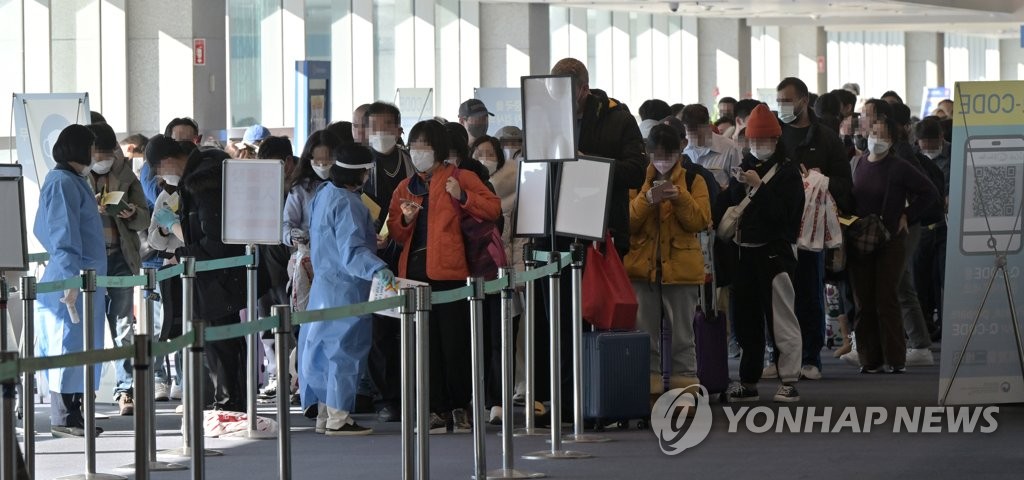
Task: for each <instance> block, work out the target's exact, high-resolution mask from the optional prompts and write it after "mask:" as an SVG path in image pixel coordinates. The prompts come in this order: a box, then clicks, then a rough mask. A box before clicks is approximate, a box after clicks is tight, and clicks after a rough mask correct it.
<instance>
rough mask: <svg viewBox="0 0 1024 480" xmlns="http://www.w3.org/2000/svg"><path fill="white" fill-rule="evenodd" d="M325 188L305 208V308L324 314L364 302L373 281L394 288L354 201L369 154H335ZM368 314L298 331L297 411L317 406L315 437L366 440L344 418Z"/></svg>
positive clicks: (365, 343) (366, 346)
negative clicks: (308, 255)
mask: <svg viewBox="0 0 1024 480" xmlns="http://www.w3.org/2000/svg"><path fill="white" fill-rule="evenodd" d="M331 160H333V162H334V163H333V165H332V167H331V172H330V176H329V181H328V182H327V183H326V184H324V185H323V186H322V187H321V188H319V189H317V192H316V194H315V196H314V197H313V200H312V201H311V202H310V220H309V228H310V240H311V241H310V244H311V245H312V258H313V259H314V264H313V269H314V270H315V271H316V272H317V275H316V277H314V279H313V285H312V287H311V288H310V295H309V308H312V309H317V310H321V309H326V308H335V307H341V306H345V305H352V304H356V303H360V302H363V301H365V300H366V298H367V297H369V295H370V282H371V281H372V280H373V279H376V280H378V281H381V282H384V283H385V284H393V283H394V280H395V275H394V274H393V273H392V272H391V270H390V269H388V266H387V264H386V263H385V262H384V261H383V260H381V259H380V258H379V257H377V229H376V226H375V225H374V218H373V217H372V216H371V215H370V210H369V209H368V208H367V207H366V205H364V204H363V201H362V200H361V198H360V197H361V192H360V190H361V188H362V186H363V184H364V183H366V180H367V178H368V177H369V175H370V169H371V168H372V167H373V155H372V154H371V153H370V151H369V150H368V149H367V148H366V147H363V146H361V145H345V146H342V147H339V148H337V149H335V151H334V152H333V155H332V157H331ZM372 334H373V321H372V320H371V318H370V315H363V316H360V317H348V318H339V319H331V320H325V321H321V322H315V323H311V324H309V325H307V326H303V328H302V329H301V330H300V332H299V343H300V345H301V347H300V348H301V350H302V352H303V353H302V356H301V359H300V362H299V372H300V376H299V378H300V379H301V380H300V381H301V383H302V386H301V389H302V392H303V394H302V404H303V407H309V406H311V405H312V404H318V408H317V411H318V416H317V419H316V428H315V431H316V432H317V433H323V434H326V435H328V436H351V435H367V434H370V433H372V432H373V429H371V428H368V427H363V426H360V425H359V424H357V423H356V422H355V420H354V419H353V418H352V417H351V415H350V414H349V413H350V412H352V411H353V410H354V407H355V399H356V392H357V389H358V386H357V385H358V383H359V379H360V377H361V375H362V373H363V371H364V370H365V368H366V361H367V356H368V355H369V352H370V345H371V343H372V338H373V336H372Z"/></svg>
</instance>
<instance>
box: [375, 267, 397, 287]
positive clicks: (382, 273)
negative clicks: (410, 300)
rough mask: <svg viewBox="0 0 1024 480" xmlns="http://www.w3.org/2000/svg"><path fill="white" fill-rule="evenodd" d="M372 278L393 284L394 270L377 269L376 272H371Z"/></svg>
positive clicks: (386, 283)
mask: <svg viewBox="0 0 1024 480" xmlns="http://www.w3.org/2000/svg"><path fill="white" fill-rule="evenodd" d="M373 278H374V279H376V280H377V281H378V282H382V283H384V284H385V285H394V284H395V274H394V272H392V271H391V270H390V269H387V268H382V269H380V270H377V273H374V274H373Z"/></svg>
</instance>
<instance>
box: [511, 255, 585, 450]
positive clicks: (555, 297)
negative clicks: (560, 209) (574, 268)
mask: <svg viewBox="0 0 1024 480" xmlns="http://www.w3.org/2000/svg"><path fill="white" fill-rule="evenodd" d="M551 263H553V264H555V266H556V267H558V269H557V270H555V271H554V272H553V273H552V274H551V276H549V277H548V324H549V325H550V327H551V335H550V340H551V342H550V345H549V347H550V353H551V450H542V451H539V452H533V453H529V454H526V455H523V458H525V459H527V460H545V459H579V458H590V457H591V455H590V454H587V453H583V452H574V451H568V450H562V378H561V363H562V355H561V350H560V349H561V338H560V337H561V331H560V328H561V326H560V325H559V322H561V299H560V296H561V288H560V283H559V282H561V275H562V274H561V270H562V256H561V254H560V253H559V252H558V251H552V252H551ZM527 408H529V406H527Z"/></svg>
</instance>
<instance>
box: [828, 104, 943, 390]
mask: <svg viewBox="0 0 1024 480" xmlns="http://www.w3.org/2000/svg"><path fill="white" fill-rule="evenodd" d="M902 132H903V130H902V129H901V128H900V127H899V126H898V125H897V124H896V122H894V121H893V120H892V119H891V118H878V119H876V120H875V122H874V124H872V125H871V129H870V135H869V136H868V141H867V143H868V145H867V148H868V151H867V152H866V153H864V154H862V155H861V156H860V157H858V158H857V159H856V161H857V168H856V170H855V171H854V178H853V196H854V200H855V202H856V209H855V210H854V214H855V215H856V216H858V217H860V218H864V217H867V216H868V215H872V214H873V215H878V216H880V217H881V218H882V221H883V222H884V224H885V227H886V229H887V230H888V231H889V233H890V234H891V235H892V238H891V239H890V240H889V241H888V242H886V243H885V244H883V245H882V246H880V247H879V248H878V249H877V250H875V252H873V253H872V254H871V255H868V256H851V259H850V262H848V264H847V269H848V271H849V274H850V281H851V283H852V286H853V292H854V297H855V298H856V302H857V313H856V315H857V318H856V321H855V324H856V327H855V331H856V335H857V356H858V359H859V363H860V365H861V372H862V373H879V372H882V371H884V370H885V369H886V366H888V367H887V370H888V371H889V372H891V373H903V372H904V371H905V369H906V364H907V350H906V345H907V343H906V339H905V331H904V325H903V321H902V318H903V316H902V312H901V311H900V300H899V283H900V278H901V277H902V276H903V272H904V270H905V269H906V263H905V260H906V250H907V242H906V238H907V234H908V231H909V226H910V225H912V224H913V223H915V222H916V221H918V219H920V218H921V216H922V215H923V214H924V213H925V211H926V210H927V208H928V206H929V205H931V204H932V203H933V202H936V201H937V200H938V193H937V192H936V189H935V187H934V185H932V184H931V182H930V181H929V180H928V178H927V177H925V176H924V175H923V174H922V173H921V172H920V171H919V170H918V169H917V168H916V167H914V165H912V164H911V163H909V162H908V161H906V160H904V159H902V158H900V157H899V156H898V155H896V153H895V151H894V149H893V145H894V144H895V143H897V142H898V141H899V140H900V135H902Z"/></svg>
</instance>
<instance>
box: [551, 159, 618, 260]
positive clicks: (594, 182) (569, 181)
mask: <svg viewBox="0 0 1024 480" xmlns="http://www.w3.org/2000/svg"><path fill="white" fill-rule="evenodd" d="M612 162H614V160H612V159H610V158H601V157H586V156H582V157H580V158H579V160H578V161H575V162H565V163H563V164H562V171H561V173H560V174H559V176H558V177H559V185H558V210H557V214H556V215H555V233H557V234H559V235H564V236H567V237H579V238H586V239H588V240H598V241H600V240H604V232H605V229H606V228H607V223H608V222H607V219H608V201H609V198H610V195H611V185H612Z"/></svg>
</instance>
